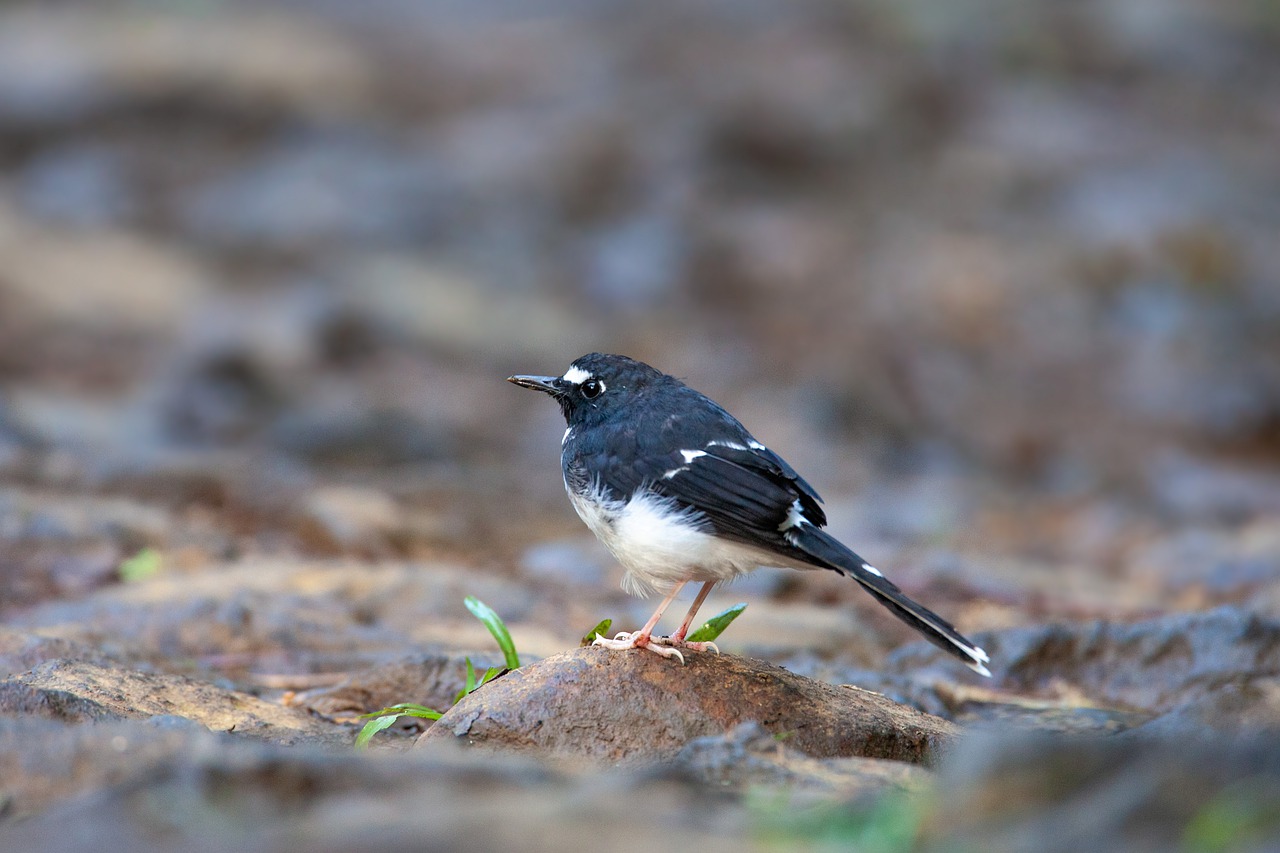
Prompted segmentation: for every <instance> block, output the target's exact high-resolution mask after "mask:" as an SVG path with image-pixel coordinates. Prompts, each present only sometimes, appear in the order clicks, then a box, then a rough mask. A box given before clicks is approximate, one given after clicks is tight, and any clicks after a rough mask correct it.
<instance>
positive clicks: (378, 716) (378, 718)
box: [356, 702, 444, 749]
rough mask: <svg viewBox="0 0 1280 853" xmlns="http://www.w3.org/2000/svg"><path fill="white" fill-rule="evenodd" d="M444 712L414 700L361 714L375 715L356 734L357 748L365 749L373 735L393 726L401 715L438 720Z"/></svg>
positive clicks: (363, 717) (364, 715)
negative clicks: (413, 701)
mask: <svg viewBox="0 0 1280 853" xmlns="http://www.w3.org/2000/svg"><path fill="white" fill-rule="evenodd" d="M442 716H444V715H443V714H441V713H440V712H439V711H433V710H431V709H430V708H428V707H427V706H426V705H415V704H414V703H412V702H401V703H399V704H398V705H392V706H391V707H390V708H383V709H382V710H381V711H373V712H372V713H369V714H361V715H360V719H362V720H363V719H365V718H367V717H373V718H374V719H372V720H369V722H367V723H365V724H364V728H362V729H361V730H360V734H358V735H356V748H357V749H364V748H365V747H367V746H368V745H369V741H370V740H372V739H373V736H374V735H376V734H377V733H378V732H380V731H383V730H384V729H389V728H391V726H392V725H394V724H395V721H396V720H398V719H400V718H401V717H423V718H425V719H428V720H438V719H440V718H441V717H442Z"/></svg>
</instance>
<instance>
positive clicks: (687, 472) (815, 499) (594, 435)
mask: <svg viewBox="0 0 1280 853" xmlns="http://www.w3.org/2000/svg"><path fill="white" fill-rule="evenodd" d="M587 358H589V359H591V361H590V362H588V361H587V359H580V360H579V361H577V362H575V365H579V366H583V369H584V370H590V371H591V372H592V374H593V375H594V376H600V377H602V378H603V379H604V381H605V382H606V383H608V384H609V390H608V391H606V392H605V395H607V394H608V393H609V392H610V391H616V392H617V393H616V396H615V398H614V399H613V400H611V401H609V402H610V406H609V408H608V410H607V411H600V410H599V409H597V410H596V411H590V410H588V411H585V412H577V413H575V414H577V415H578V416H577V417H569V426H570V433H569V436H568V438H567V439H566V441H565V445H564V450H563V455H562V462H563V464H564V471H565V481H566V483H568V485H569V487H570V488H571V489H575V490H585V489H586V488H588V487H591V486H595V487H597V488H599V489H600V490H601V491H602V492H603V493H604V496H605V497H607V498H608V499H610V500H614V501H622V502H625V501H627V500H629V499H630V498H631V497H632V496H633V495H634V494H635V493H636V492H637V491H638V490H640V489H648V490H651V491H653V492H655V493H656V494H658V495H661V496H663V497H665V498H669V499H670V500H671V501H672V502H673V503H674V504H675V507H676V508H678V509H682V510H691V511H693V512H696V513H700V514H701V515H702V517H703V518H704V519H705V521H706V523H707V524H708V525H709V526H710V528H711V531H713V532H714V533H715V534H717V535H719V536H722V537H724V538H727V539H731V540H734V541H738V542H743V543H745V544H749V545H753V546H756V547H762V548H766V549H769V550H775V551H779V552H780V553H786V554H787V556H789V557H793V556H794V555H793V554H790V553H789V552H790V551H791V550H793V549H790V548H789V547H788V546H787V544H786V541H785V539H784V538H783V535H782V532H781V530H780V528H781V527H782V525H784V524H785V523H786V522H787V520H788V517H789V514H791V513H794V512H796V511H798V512H799V513H801V515H802V517H803V518H804V519H805V520H806V521H808V522H809V523H811V524H814V525H818V526H821V525H823V524H825V523H826V515H825V514H824V513H823V511H822V507H821V506H820V501H821V498H820V497H819V496H818V493H817V492H816V491H815V490H814V489H813V487H812V486H810V485H809V484H808V483H807V482H805V480H804V479H802V478H801V477H800V476H799V475H798V474H797V473H796V472H795V470H794V469H793V468H792V467H791V466H790V465H788V464H787V463H786V462H785V461H784V460H783V459H782V458H781V457H779V456H778V455H777V454H775V453H774V452H773V451H771V450H769V449H768V448H766V447H764V445H762V444H761V443H760V442H758V441H757V440H756V439H755V438H754V437H753V436H752V435H751V433H750V432H748V431H747V429H746V427H744V426H743V425H742V424H741V423H739V422H738V420H737V419H736V418H734V417H733V416H732V415H730V414H729V413H728V412H726V411H725V410H724V409H723V408H721V407H720V406H719V405H718V404H717V403H715V402H714V401H712V400H711V399H709V398H708V397H706V396H704V395H702V394H700V393H698V392H697V391H695V390H693V389H692V388H689V387H688V386H687V385H685V384H684V383H682V382H680V381H679V380H677V379H675V378H674V377H671V376H668V375H666V374H661V373H659V372H658V371H654V370H653V368H649V367H648V366H647V365H641V366H642V367H643V368H644V369H645V370H646V371H653V373H654V374H657V375H656V376H654V375H650V374H648V373H645V374H641V375H635V376H633V375H630V373H629V371H628V370H627V368H628V367H629V366H630V365H628V364H626V362H630V359H626V362H613V361H602V360H601V359H613V358H617V359H621V358H622V357H620V356H618V357H613V356H605V357H598V356H594V355H593V356H591V357H587ZM634 364H637V365H638V364H640V363H639V362H635V363H634ZM584 365H585V366H584ZM605 395H602V397H603V396H605ZM601 415H603V417H601Z"/></svg>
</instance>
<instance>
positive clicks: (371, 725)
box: [356, 714, 400, 749]
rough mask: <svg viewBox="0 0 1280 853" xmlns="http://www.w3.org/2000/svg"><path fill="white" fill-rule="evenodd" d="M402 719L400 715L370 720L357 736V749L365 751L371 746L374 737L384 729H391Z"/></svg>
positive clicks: (389, 715)
mask: <svg viewBox="0 0 1280 853" xmlns="http://www.w3.org/2000/svg"><path fill="white" fill-rule="evenodd" d="M398 719H400V715H399V714H388V715H386V716H385V717H378V718H377V719H376V720H370V721H369V722H367V723H365V724H364V728H362V729H361V730H360V734H358V735H356V749H364V748H365V747H367V746H368V745H369V741H371V740H373V736H374V735H376V734H377V733H378V732H380V731H382V730H383V729H389V728H391V726H392V725H393V724H394V723H395V721H396V720H398Z"/></svg>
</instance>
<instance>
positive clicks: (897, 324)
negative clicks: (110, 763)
mask: <svg viewBox="0 0 1280 853" xmlns="http://www.w3.org/2000/svg"><path fill="white" fill-rule="evenodd" d="M1278 92H1280V14H1278V13H1277V10H1276V8H1275V6H1274V4H1270V3H1264V2H1253V0H1151V2H1120V0H1094V2H1077V3H1058V2H1051V0H1036V2H1026V0H1019V2H1012V0H966V2H960V3H953V2H941V0H858V1H857V2H851V0H802V2H792V3H786V4H773V3H758V2H742V0H734V2H716V0H707V2H693V3H689V2H665V1H664V2H646V3H643V4H636V3H623V2H614V1H613V0H597V2H590V3H588V2H579V1H578V0H526V1H525V2H521V3H519V4H514V3H497V4H475V3H467V2H460V0H458V1H455V0H443V1H442V2H431V3H426V2H423V3H417V2H411V0H369V2H365V3H360V4H351V3H343V2H336V0H315V2H301V0H292V1H291V0H274V2H256V3H248V2H232V0H225V2H217V1H216V0H204V1H203V2H202V1H201V0H191V2H181V3H160V2H95V3H80V2H58V3H19V2H15V3H6V4H4V5H3V7H0V163H2V166H3V167H2V169H0V382H2V383H3V384H2V385H0V533H3V537H2V538H0V581H2V582H3V588H4V594H3V597H2V601H0V613H10V614H12V613H15V612H18V611H20V610H22V609H23V608H27V607H30V606H32V605H34V604H37V603H39V602H42V601H47V600H52V599H58V598H61V597H67V596H76V595H80V594H83V593H85V592H86V591H89V590H92V589H94V588H96V587H99V586H103V585H110V584H114V583H117V582H118V581H119V574H118V567H119V565H120V563H121V561H122V560H124V559H126V558H128V557H130V556H131V555H134V554H136V553H138V552H139V551H140V550H141V549H152V550H153V551H155V552H158V553H159V554H161V555H163V558H164V560H165V565H166V567H168V568H169V569H171V570H173V571H180V572H188V573H196V572H199V571H200V570H201V569H202V568H203V567H206V566H210V565H215V564H221V563H225V562H227V561H236V560H241V559H245V558H247V557H253V556H261V555H274V556H282V555H283V556H290V555H291V556H302V557H306V558H315V557H326V558H327V557H334V556H343V557H352V558H356V559H359V560H365V561H370V560H393V561H399V560H409V561H418V560H429V559H446V560H451V561H456V562H457V563H459V564H460V565H462V566H464V567H465V568H466V569H468V570H469V571H472V572H474V573H475V574H476V576H477V577H479V576H481V575H485V576H488V575H492V576H495V577H498V578H509V579H520V580H521V581H524V582H530V583H533V584H535V585H540V588H541V589H542V590H543V591H542V592H540V593H539V594H538V595H535V597H534V602H533V603H529V604H527V607H529V608H531V609H529V610H528V612H525V613H524V614H523V615H525V616H526V617H527V618H528V619H529V620H530V622H531V623H538V624H541V625H543V626H545V628H546V630H547V631H548V632H549V633H550V634H551V635H553V639H552V640H549V641H548V645H549V646H550V647H553V648H554V647H555V644H557V643H559V644H560V646H561V647H562V646H563V640H564V639H565V638H566V637H568V636H569V635H573V637H575V638H576V636H577V634H579V633H580V631H579V630H577V629H578V628H579V624H578V623H582V626H583V627H585V626H586V625H589V624H591V623H592V622H593V621H594V619H592V618H591V617H592V615H593V614H595V613H597V612H598V609H599V604H598V602H599V601H600V600H601V598H602V597H607V600H608V601H610V602H612V603H613V605H614V606H616V607H631V606H632V605H631V604H629V603H628V601H627V599H625V598H624V597H622V596H621V595H620V594H619V593H617V590H616V580H617V577H618V572H617V570H616V568H615V567H614V566H613V565H612V563H611V561H609V560H608V558H607V557H606V556H605V555H604V554H603V552H602V551H600V550H599V549H598V548H597V547H596V546H595V545H594V543H593V542H592V541H591V540H590V538H589V536H588V535H587V534H586V532H585V530H584V529H583V528H582V527H581V526H580V525H579V523H578V521H577V519H576V518H574V517H573V516H572V513H571V511H570V509H569V507H568V503H567V501H565V500H564V498H563V495H562V489H561V484H560V477H559V472H558V439H559V436H560V434H561V430H562V428H563V425H562V423H561V422H560V419H559V414H558V412H557V411H556V410H555V407H554V406H551V405H549V404H548V403H547V401H546V400H544V399H541V398H535V397H534V396H533V395H529V394H527V393H523V392H520V391H519V390H517V389H515V388H512V387H510V386H508V385H506V384H505V383H504V382H503V381H502V380H503V378H504V377H505V376H507V375H508V374H510V373H514V372H533V373H559V372H561V371H562V370H563V369H564V368H565V366H567V364H568V363H569V362H570V361H571V360H572V359H573V358H575V357H576V356H578V355H580V354H582V353H584V352H588V351H592V350H602V351H613V352H622V353H626V354H629V355H632V356H635V357H638V358H641V359H644V360H647V361H650V362H652V363H654V364H655V365H657V366H659V367H660V368H662V369H663V370H666V371H667V372H670V373H674V374H676V375H679V376H682V377H685V378H686V379H687V381H688V382H689V383H690V384H691V385H693V386H694V387H696V388H698V389H699V390H702V391H704V392H705V393H707V394H709V395H710V396H712V397H714V398H716V399H717V400H719V401H720V402H722V403H724V404H725V405H726V406H727V407H728V408H729V409H730V410H731V411H734V412H735V413H736V414H738V415H739V416H740V418H741V419H742V420H743V421H744V422H745V423H746V424H747V426H748V428H750V429H752V431H753V432H754V433H755V434H757V435H758V436H759V437H761V438H762V439H763V440H765V441H767V442H768V443H769V444H770V445H771V446H772V447H774V448H775V449H777V450H778V451H779V452H780V453H781V454H782V455H783V456H785V457H786V458H788V459H789V460H790V461H791V462H793V464H794V465H795V466H796V467H797V468H798V469H800V470H801V471H803V472H805V473H806V474H807V475H808V478H809V479H810V480H812V481H813V482H814V484H815V485H816V486H817V488H818V489H819V490H820V491H821V492H822V493H823V495H824V497H826V498H827V502H828V509H829V513H828V514H829V515H830V516H831V517H832V527H833V529H834V530H835V531H836V532H837V533H838V534H839V535H840V536H842V537H844V538H846V539H847V541H850V542H851V544H853V545H854V546H855V547H857V548H858V550H859V551H861V552H863V553H864V554H866V555H867V556H868V557H869V558H870V559H873V560H874V561H875V562H876V564H877V565H881V566H883V567H885V569H886V570H887V571H889V572H890V573H891V574H892V575H893V576H894V577H895V578H896V579H898V580H899V581H900V582H901V584H902V585H903V586H904V587H905V588H907V589H908V590H909V591H911V592H913V593H915V594H919V595H921V596H925V597H926V600H929V601H930V602H931V603H932V604H933V606H936V607H937V608H938V609H940V610H942V611H943V612H945V613H949V614H952V615H954V616H955V618H956V620H957V622H958V623H959V624H960V625H961V626H962V627H964V628H966V629H968V630H977V629H995V628H1002V627H1006V626H1013V625H1023V624H1037V623H1041V622H1043V621H1045V620H1049V619H1068V620H1069V619H1083V618H1093V617H1113V618H1121V619H1128V618H1137V617H1139V616H1145V615H1150V614H1153V613H1157V612H1164V611H1169V610H1195V609H1201V608H1205V607H1208V606H1211V605H1214V604H1220V603H1229V602H1239V601H1245V600H1248V601H1250V602H1252V603H1253V604H1254V605H1255V606H1258V607H1267V608H1275V609H1277V610H1280V603H1277V602H1276V600H1275V599H1276V595H1277V593H1276V592H1275V590H1274V589H1273V588H1271V586H1269V585H1268V581H1270V580H1272V579H1274V577H1275V576H1276V572H1277V565H1278V561H1280V525H1278V524H1277V520H1278V519H1280V240H1278V239H1277V238H1278V237H1280V156H1277V151H1280V148H1278V143H1280V97H1278V96H1277V93H1278ZM760 577H763V578H764V579H763V580H753V581H751V582H749V584H747V585H746V586H744V587H743V588H742V590H741V592H738V591H730V592H729V593H726V595H728V596H729V597H733V598H736V597H740V596H741V595H742V594H750V595H759V596H762V597H764V598H767V599H771V600H774V601H780V602H787V601H792V602H806V601H808V602H813V603H817V604H822V605H824V606H826V605H830V604H832V603H845V604H848V605H849V606H856V607H859V608H864V609H865V610H866V613H865V615H866V618H867V619H869V620H871V622H870V624H872V625H873V626H874V627H875V628H876V630H877V631H879V632H880V633H881V634H883V635H884V637H885V638H886V639H884V640H882V641H881V642H883V643H884V644H886V645H894V644H896V643H898V642H902V641H905V640H907V639H910V638H911V635H910V633H909V632H907V631H906V630H905V629H901V628H900V626H897V625H896V623H894V622H893V620H892V619H890V618H887V617H883V616H882V615H881V614H879V613H878V612H877V611H876V608H875V606H874V604H870V603H868V602H864V601H863V600H862V596H861V595H860V593H859V592H858V591H857V590H856V589H852V588H851V587H852V585H848V584H845V583H843V582H841V580H840V579H839V578H834V577H832V578H819V577H816V576H815V577H803V578H800V576H798V575H795V574H794V573H781V572H771V573H761V575H760ZM750 584H756V585H755V586H751V585H750ZM582 596H596V598H595V599H594V600H590V601H588V603H586V604H575V602H580V601H581V600H582V598H581V597H582ZM543 599H545V602H544V603H539V602H541V601H542V600H543ZM644 607H645V605H644V604H643V603H639V604H636V605H635V608H636V613H641V611H643V610H644ZM566 608H567V610H566ZM575 608H576V609H575ZM627 612H630V611H627ZM749 612H750V611H749ZM566 613H568V614H569V615H570V616H571V617H572V620H569V619H568V618H567V617H565V614H566ZM517 615H519V614H517ZM464 618H465V617H464ZM744 618H745V617H744ZM841 618H843V617H841ZM562 621H566V622H567V621H572V624H571V625H569V627H563V626H562V625H561V622H562Z"/></svg>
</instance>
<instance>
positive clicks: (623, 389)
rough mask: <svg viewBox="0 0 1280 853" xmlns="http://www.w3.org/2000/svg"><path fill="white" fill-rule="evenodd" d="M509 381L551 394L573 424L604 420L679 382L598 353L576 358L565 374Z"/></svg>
mask: <svg viewBox="0 0 1280 853" xmlns="http://www.w3.org/2000/svg"><path fill="white" fill-rule="evenodd" d="M507 381H508V382H512V383H515V384H516V385H519V386H520V387H521V388H532V389H534V390H535V391H542V392H543V393H545V394H550V395H551V396H552V397H554V398H555V400H556V402H558V403H559V404H560V410H561V411H562V412H564V419H565V421H566V422H568V424H569V426H571V427H572V426H578V425H580V424H591V423H597V422H599V421H602V420H604V419H605V418H607V417H608V416H609V415H611V414H613V413H615V412H618V411H619V410H621V409H622V408H623V407H625V406H626V405H627V404H628V403H629V402H634V401H635V399H636V397H637V396H641V395H643V394H645V392H646V391H648V390H650V389H653V388H655V387H658V386H661V385H662V384H663V383H675V384H678V383H676V380H674V379H672V378H671V377H670V376H667V375H666V374H664V373H662V372H661V371H659V370H656V369H654V368H652V367H650V366H649V365H647V364H645V363H644V362H642V361H636V360H635V359H633V358H627V357H626V356H625V355H606V354H604V353H598V352H593V353H590V354H589V355H584V356H582V357H581V358H579V359H577V360H575V361H574V362H573V364H571V365H569V369H568V370H566V371H565V372H564V375H563V376H529V375H524V374H520V375H516V376H508V377H507Z"/></svg>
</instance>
